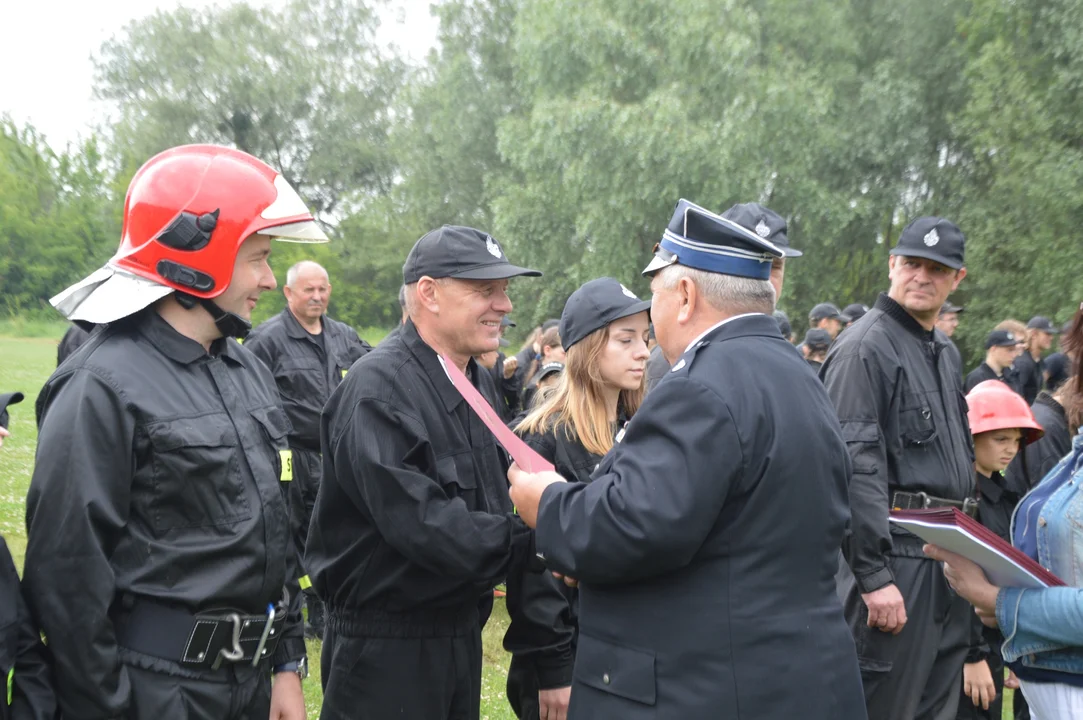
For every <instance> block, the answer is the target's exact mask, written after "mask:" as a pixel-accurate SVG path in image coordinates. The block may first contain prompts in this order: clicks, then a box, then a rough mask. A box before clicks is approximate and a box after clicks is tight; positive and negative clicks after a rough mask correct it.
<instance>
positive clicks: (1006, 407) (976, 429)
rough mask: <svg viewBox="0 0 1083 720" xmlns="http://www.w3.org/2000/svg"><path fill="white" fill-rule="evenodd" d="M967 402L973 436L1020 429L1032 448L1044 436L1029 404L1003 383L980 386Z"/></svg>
mask: <svg viewBox="0 0 1083 720" xmlns="http://www.w3.org/2000/svg"><path fill="white" fill-rule="evenodd" d="M966 402H967V405H968V406H969V408H970V409H969V412H968V413H967V418H968V419H969V421H970V433H971V434H972V435H979V434H981V433H984V432H990V431H992V430H1005V429H1009V428H1019V429H1020V430H1022V431H1023V444H1024V445H1029V444H1030V443H1032V442H1034V441H1035V440H1037V439H1038V438H1040V437H1041V436H1042V435H1044V434H1045V430H1044V429H1042V426H1041V425H1039V424H1038V421H1037V420H1035V419H1034V413H1032V412H1031V411H1030V407H1028V406H1027V401H1026V400H1024V399H1023V397H1022V396H1021V395H1020V394H1019V393H1017V392H1015V391H1014V390H1012V389H1011V388H1010V387H1008V386H1007V385H1006V384H1004V383H1003V382H1001V381H1000V380H985V381H983V382H980V383H978V384H977V385H975V386H974V389H973V390H971V391H970V393H969V394H968V395H967V396H966Z"/></svg>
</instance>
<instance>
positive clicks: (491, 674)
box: [0, 325, 1011, 720]
mask: <svg viewBox="0 0 1083 720" xmlns="http://www.w3.org/2000/svg"><path fill="white" fill-rule="evenodd" d="M57 327H58V328H59V333H57V332H56V330H57V328H51V329H50V330H51V331H52V332H51V334H52V335H53V337H35V338H18V339H16V338H10V337H2V336H0V392H11V391H14V390H19V391H22V392H23V393H24V394H26V400H24V401H23V403H22V404H21V405H15V406H12V408H11V422H10V425H9V429H10V430H11V437H10V438H8V439H7V440H5V441H4V447H3V449H0V534H2V535H3V536H4V538H5V539H6V540H7V543H8V545H9V546H10V547H11V551H12V553H13V554H14V555H15V563H16V565H18V566H19V568H20V569H21V568H22V561H23V554H24V552H25V549H26V525H25V523H24V516H23V511H24V506H25V500H26V490H27V487H28V486H29V484H30V475H31V472H32V470H33V467H34V445H35V441H36V439H37V428H36V426H35V423H34V401H35V399H36V398H37V394H38V390H40V389H41V386H42V385H43V384H44V383H45V381H46V380H47V379H48V377H49V375H50V373H52V371H53V369H54V367H55V366H56V343H57V340H58V339H59V336H60V334H62V333H63V331H64V326H63V325H59V326H57ZM375 335H376V333H374V332H373V333H368V334H366V335H365V337H366V339H369V338H370V337H371V336H375ZM375 339H377V340H378V339H379V338H378V337H377V338H375ZM371 341H372V340H371V339H370V342H371ZM507 627H508V613H507V610H506V608H505V606H504V601H503V600H501V599H498V600H497V601H496V607H495V608H494V609H493V615H492V617H491V618H490V619H489V623H488V624H487V625H486V627H485V632H484V633H483V641H484V646H485V662H484V665H483V669H482V686H481V717H482V720H486V719H487V720H514V718H515V714H514V713H513V712H512V711H511V708H510V707H509V706H508V702H507V699H506V697H505V693H504V683H505V680H506V679H507V671H508V659H509V658H508V655H507V653H505V652H504V650H503V648H502V647H501V644H500V643H501V640H502V639H503V637H504V631H505V630H506V629H507ZM308 656H309V662H310V664H311V673H312V675H311V677H310V678H309V680H307V681H306V682H305V702H306V704H307V706H308V716H309V718H317V717H319V708H320V699H321V693H320V681H319V673H320V643H319V642H318V641H316V642H309V646H308ZM1007 693H1008V694H1009V695H1010V693H1011V691H1010V690H1009V691H1007ZM1005 705H1006V706H1007V707H1010V704H1009V703H1005ZM1010 718H1011V714H1010V712H1008V710H1007V708H1006V709H1005V712H1004V719H1005V720H1010Z"/></svg>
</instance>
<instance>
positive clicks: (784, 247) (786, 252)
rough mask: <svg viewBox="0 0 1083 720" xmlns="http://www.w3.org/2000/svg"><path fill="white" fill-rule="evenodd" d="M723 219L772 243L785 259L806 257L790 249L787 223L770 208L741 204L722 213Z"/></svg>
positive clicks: (757, 204)
mask: <svg viewBox="0 0 1083 720" xmlns="http://www.w3.org/2000/svg"><path fill="white" fill-rule="evenodd" d="M722 217H724V218H726V219H727V220H732V221H733V222H735V223H737V224H738V225H740V226H741V227H743V228H744V229H745V230H751V231H752V232H754V233H756V234H757V235H759V236H760V237H761V238H763V239H764V240H768V241H770V242H771V243H772V244H774V246H775V247H777V248H778V249H779V250H781V251H782V256H783V257H788V258H790V257H801V256H802V255H804V253H802V252H801V251H800V250H796V249H794V248H792V247H790V241H789V240H788V239H787V238H786V221H785V220H783V219H782V216H781V215H779V214H778V213H776V212H775V211H774V210H771V209H770V208H765V207H764V206H763V205H760V204H759V203H741V204H739V205H734V206H733V207H731V208H730V209H729V210H727V211H726V212H724V213H722Z"/></svg>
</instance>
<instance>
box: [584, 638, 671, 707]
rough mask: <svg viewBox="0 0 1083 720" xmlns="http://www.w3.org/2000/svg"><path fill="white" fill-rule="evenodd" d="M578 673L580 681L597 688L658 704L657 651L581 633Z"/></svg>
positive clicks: (638, 700)
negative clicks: (637, 648) (655, 665)
mask: <svg viewBox="0 0 1083 720" xmlns="http://www.w3.org/2000/svg"><path fill="white" fill-rule="evenodd" d="M574 676H575V679H576V680H577V681H578V682H581V683H583V684H584V685H589V686H590V687H592V688H594V689H596V690H601V691H602V692H607V693H611V694H613V695H619V696H620V697H623V698H627V699H629V700H634V701H636V702H638V703H643V704H644V705H654V703H655V700H656V699H657V687H656V680H655V672H654V653H653V652H648V651H645V650H633V649H632V648H627V647H622V646H620V645H614V644H613V643H609V642H606V641H604V640H599V639H598V638H595V637H591V636H590V635H584V634H582V633H580V635H579V647H578V648H576V651H575V671H574Z"/></svg>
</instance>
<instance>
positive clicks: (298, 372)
mask: <svg viewBox="0 0 1083 720" xmlns="http://www.w3.org/2000/svg"><path fill="white" fill-rule="evenodd" d="M660 227H661V223H660ZM275 239H287V240H291V241H295V242H324V241H326V240H327V237H326V235H324V233H323V231H322V230H321V229H320V227H319V225H318V223H316V222H315V220H314V218H313V217H312V215H311V214H310V213H309V212H308V210H307V209H306V208H305V206H304V204H303V202H302V201H301V200H300V198H299V197H298V196H297V194H296V193H295V192H294V191H293V190H292V188H290V186H289V184H288V183H287V182H286V181H285V179H284V178H283V177H282V176H281V175H280V174H279V173H278V172H277V171H276V170H274V169H273V168H271V167H270V166H268V165H266V164H265V163H263V162H261V161H260V160H257V159H256V158H254V157H252V156H250V155H247V154H246V153H243V152H239V151H235V150H228V149H225V148H217V147H211V146H184V147H180V148H174V149H172V150H170V151H167V152H165V153H162V154H160V155H158V156H156V157H154V158H152V159H151V160H150V161H148V163H147V164H146V165H145V166H144V167H143V168H141V169H140V171H139V172H138V173H137V174H136V176H135V178H134V179H133V181H132V185H131V187H130V188H129V194H128V203H127V204H126V207H125V219H124V236H123V238H122V242H121V247H120V250H119V251H118V253H117V255H116V256H114V257H113V258H112V259H110V261H109V262H108V263H107V264H106V265H105V267H103V268H102V269H101V270H99V271H97V272H95V273H93V274H92V275H90V276H89V277H88V278H86V279H85V280H83V281H81V282H80V283H77V284H76V285H74V286H72V287H71V288H68V289H67V290H65V291H63V292H62V293H60V294H59V295H57V296H56V297H55V298H54V305H55V306H56V307H57V309H58V310H60V312H61V313H63V314H64V315H65V317H67V318H69V319H71V320H72V321H73V322H75V323H76V324H75V325H73V326H72V329H71V330H70V331H69V333H68V335H66V336H65V337H64V339H63V341H62V342H61V343H60V347H59V349H58V367H57V370H56V372H55V373H54V374H53V375H52V377H50V379H49V381H48V382H47V383H46V385H45V387H44V388H43V389H42V391H41V393H40V394H39V397H38V401H37V406H36V412H37V420H38V426H39V436H38V449H37V456H36V464H35V468H34V473H33V478H32V481H31V485H30V491H29V495H28V497H27V515H26V521H27V531H28V544H27V553H26V566H25V571H24V577H23V580H22V586H21V587H20V586H19V580H18V577H17V576H16V574H15V572H14V565H13V564H12V563H11V562H10V561H9V560H8V559H7V557H6V555H7V553H6V552H5V549H6V548H5V547H4V546H3V545H2V544H0V556H4V557H0V597H2V598H4V599H5V602H4V603H3V604H0V613H2V614H0V621H3V622H0V630H2V629H4V628H6V627H9V626H10V627H11V628H13V630H12V632H10V633H8V634H7V635H0V661H3V665H2V666H0V669H2V670H3V671H4V672H6V673H8V675H7V678H8V680H7V682H8V684H7V688H8V690H7V698H6V699H7V703H6V705H4V704H3V703H0V717H2V718H5V719H6V718H8V717H12V718H18V719H19V720H23V719H26V718H32V719H33V720H47V719H48V718H56V717H63V718H68V719H70V720H75V719H77V718H91V717H94V718H97V717H125V718H153V720H160V718H165V717H169V718H172V717H189V718H237V719H239V720H240V719H243V720H250V719H251V720H254V719H256V718H258V719H259V720H263V719H264V718H270V719H271V720H301V718H303V717H304V716H305V708H304V700H303V695H302V692H301V687H302V686H301V681H303V680H304V679H305V678H306V677H307V650H306V646H305V643H304V638H305V637H307V638H319V639H322V641H323V645H322V663H321V664H322V675H321V683H322V688H323V706H322V708H321V711H320V712H321V715H320V716H321V717H322V718H327V719H328V720H332V719H336V718H355V717H376V718H385V717H386V718H390V717H402V718H411V719H415V720H432V719H437V718H439V719H444V718H446V719H448V720H477V718H478V717H479V715H480V707H481V705H480V703H481V666H482V657H483V656H482V647H481V629H482V627H483V626H484V625H485V624H486V622H487V621H488V618H489V616H490V613H491V612H492V609H493V604H494V588H496V587H497V586H498V585H503V586H504V588H505V593H506V603H507V609H508V614H509V617H510V621H511V622H510V626H509V628H508V630H507V632H506V635H505V637H504V647H505V649H506V650H507V651H508V652H509V653H510V656H511V660H510V668H509V672H508V677H507V687H506V692H507V698H508V702H509V703H510V705H511V707H512V709H513V710H514V712H515V714H516V715H517V716H518V717H520V718H524V719H529V720H534V719H538V720H565V719H566V718H569V717H571V718H601V717H607V718H608V717H622V718H631V719H633V720H634V718H640V717H643V718H645V717H675V718H676V717H680V718H682V719H685V718H687V719H691V720H695V719H697V718H702V719H704V720H706V719H707V718H716V717H733V718H744V719H746V720H750V719H753V718H755V719H756V720H767V719H772V720H773V719H776V718H777V719H779V720H781V719H782V718H794V717H801V718H805V719H807V720H837V719H839V718H843V719H845V720H864V718H871V719H872V720H950V719H951V718H996V719H998V720H999V718H1000V717H1001V712H1002V707H1001V703H1002V702H1003V698H1004V688H1005V687H1011V688H1016V689H1019V690H1021V692H1017V693H1015V695H1014V697H1015V706H1014V713H1015V717H1016V719H1017V720H1024V719H1025V718H1028V717H1032V718H1034V720H1060V719H1061V718H1067V717H1083V660H1081V658H1083V621H1081V619H1083V590H1080V589H1079V588H1076V587H1071V586H1069V587H1064V588H1051V589H1046V590H1028V591H1024V590H1021V589H1019V588H996V587H994V586H992V585H991V584H990V583H989V582H988V580H987V579H986V578H985V576H984V574H983V573H982V571H981V569H980V568H977V566H975V565H973V563H971V562H970V561H968V560H966V559H965V558H962V557H960V556H957V555H954V554H952V553H950V552H948V551H946V550H943V549H941V548H936V547H932V546H925V545H923V544H922V542H921V541H920V540H919V539H918V538H917V537H916V536H914V535H911V534H909V533H907V532H905V531H903V530H900V529H899V528H897V527H895V526H892V525H891V524H890V523H889V513H890V511H891V510H893V509H932V508H956V509H958V510H959V511H960V512H964V513H966V514H968V515H970V516H972V517H974V518H976V519H977V520H978V521H980V522H981V523H982V524H984V525H986V526H987V527H988V528H990V529H991V530H993V531H994V532H995V533H997V534H998V535H1000V536H1001V537H1002V538H1003V539H1005V540H1006V541H1008V542H1012V543H1014V544H1015V545H1016V547H1018V548H1019V549H1020V550H1022V551H1023V552H1026V553H1027V554H1029V555H1030V556H1031V557H1033V558H1034V559H1036V560H1037V561H1038V562H1040V563H1042V564H1043V565H1044V566H1045V567H1047V568H1050V569H1051V570H1052V571H1054V572H1056V573H1058V574H1059V575H1060V576H1061V577H1062V578H1064V579H1065V580H1067V581H1069V584H1071V583H1072V582H1074V581H1075V580H1076V579H1077V577H1078V573H1079V572H1080V571H1081V570H1083V569H1081V568H1080V567H1079V563H1078V559H1079V557H1083V548H1081V547H1080V541H1079V535H1078V532H1076V531H1075V530H1073V529H1072V527H1071V524H1072V523H1073V522H1076V521H1077V520H1078V516H1079V513H1080V512H1083V496H1078V495H1077V490H1076V488H1077V487H1078V486H1079V485H1083V483H1079V484H1077V483H1075V480H1076V479H1083V470H1081V467H1083V440H1081V438H1083V436H1080V435H1077V431H1078V429H1079V427H1080V421H1081V410H1083V401H1081V398H1083V373H1081V371H1080V365H1079V353H1080V351H1081V349H1083V306H1081V310H1080V312H1078V313H1076V314H1075V315H1074V317H1073V318H1072V319H1071V320H1068V321H1067V322H1066V323H1064V324H1063V325H1060V326H1058V325H1057V324H1055V323H1054V322H1053V320H1051V319H1050V318H1048V317H1045V316H1035V317H1033V318H1031V319H1030V320H1029V322H1027V323H1026V324H1025V325H1024V324H1022V323H1020V322H1018V321H1016V320H1013V319H1007V320H1004V321H1003V322H1000V323H998V324H997V325H996V326H995V327H994V328H991V329H990V330H989V332H988V335H987V336H986V340H985V343H984V350H985V354H984V358H983V360H982V362H981V363H980V364H978V366H977V367H975V368H973V369H972V370H970V371H969V372H967V369H966V368H964V367H963V363H962V355H961V353H960V352H959V350H958V348H957V347H956V346H955V344H954V342H953V340H952V337H953V336H954V334H955V331H956V328H957V327H958V325H959V323H960V320H961V317H965V315H964V308H963V307H961V306H959V305H955V304H953V303H951V302H950V300H949V296H951V295H952V293H953V292H955V291H956V290H957V289H958V287H959V285H960V284H961V283H962V282H963V281H964V279H965V277H966V274H967V270H966V264H965V248H966V237H965V235H964V233H963V231H962V230H961V229H960V228H959V227H957V226H956V225H955V224H954V223H952V222H951V221H950V220H948V219H945V218H939V217H920V218H917V219H915V220H914V221H913V222H911V223H910V224H909V225H908V226H907V227H906V228H905V230H903V232H902V233H901V235H900V237H899V238H898V242H897V244H896V246H895V247H894V248H893V249H892V250H891V255H890V259H889V262H888V270H889V278H890V284H889V287H888V288H887V290H886V291H885V292H884V293H882V294H881V295H880V296H879V297H877V298H876V299H875V300H874V301H873V302H872V304H871V305H864V304H861V303H852V304H849V305H846V307H845V308H844V309H842V310H840V309H839V307H838V305H836V304H834V303H832V302H821V303H818V304H816V305H815V306H814V307H813V308H811V310H810V311H809V313H808V318H807V319H808V326H807V330H806V332H805V333H804V335H803V336H802V337H801V338H800V342H798V338H797V337H795V335H794V332H793V328H792V325H791V323H790V321H789V319H788V318H787V316H786V315H785V314H784V313H782V312H780V311H778V310H777V309H776V303H777V300H778V298H779V297H780V296H781V295H782V293H783V288H784V283H785V274H786V270H787V263H788V261H789V260H791V259H793V258H798V257H800V256H801V254H802V253H801V251H800V250H798V249H796V248H793V247H791V246H790V245H789V242H788V238H787V226H786V222H785V220H784V218H783V217H782V216H780V215H779V214H778V213H776V212H774V211H772V210H770V209H769V208H766V207H763V206H762V205H759V204H757V203H743V204H738V205H735V206H733V207H732V208H730V209H729V210H727V211H725V212H723V213H715V212H712V211H711V210H708V209H706V208H703V207H700V206H698V205H696V204H694V203H691V202H689V201H687V200H680V201H679V202H678V203H677V205H676V207H675V210H674V212H673V215H672V217H671V218H670V219H669V222H668V223H667V224H666V225H665V226H664V229H663V230H662V232H661V241H660V243H659V245H658V246H657V247H656V249H655V251H654V255H653V257H652V258H650V259H649V264H648V265H647V266H646V268H645V269H643V270H642V274H643V275H644V276H646V277H647V278H648V279H649V280H650V283H651V297H650V298H649V299H641V298H639V297H637V296H636V294H635V293H634V292H632V291H631V290H630V289H629V288H628V287H627V285H625V284H624V283H622V282H621V280H620V279H618V278H611V277H604V278H598V279H594V280H591V281H589V282H587V283H585V284H583V285H582V286H581V287H580V288H579V289H577V290H576V291H575V292H574V293H572V294H571V295H570V296H569V297H568V299H567V301H566V303H565V305H564V307H563V311H562V313H561V315H560V317H559V318H552V319H550V320H546V321H545V322H543V323H541V324H540V325H538V326H537V327H535V328H533V329H532V330H531V331H530V332H529V333H527V337H526V341H525V343H524V344H523V345H522V347H521V349H520V350H519V351H518V352H517V353H515V354H511V355H509V354H507V353H506V350H508V349H509V348H510V343H509V342H508V340H507V339H506V338H505V335H506V334H507V332H508V331H509V329H512V328H516V323H515V321H514V320H513V319H512V313H513V309H514V306H513V304H512V301H511V298H510V292H509V283H510V281H512V280H513V279H514V280H515V281H516V282H519V281H524V282H538V281H537V280H531V278H537V277H538V276H539V275H540V274H541V273H539V272H538V271H536V270H532V269H530V268H524V267H520V266H517V265H514V264H513V263H512V262H511V261H510V260H509V259H508V258H507V256H506V254H505V251H504V248H503V247H502V246H501V244H500V243H499V242H498V241H497V240H496V239H494V238H493V237H492V236H491V235H490V234H489V233H487V232H484V231H482V230H478V229H476V228H469V227H462V226H452V225H445V226H443V227H441V228H437V229H434V230H432V231H431V232H429V233H427V234H425V235H424V236H423V237H422V238H420V239H419V240H418V241H417V243H416V244H415V245H414V247H413V248H412V249H411V251H410V253H409V254H408V255H407V257H406V258H405V260H404V265H403V285H402V289H401V291H400V293H399V305H400V308H401V311H402V314H401V323H400V324H399V325H398V326H397V327H396V328H395V329H394V330H393V331H392V332H391V333H390V334H389V335H388V336H387V337H386V338H385V339H384V340H383V341H381V342H380V343H378V344H377V346H376V347H375V348H374V347H372V346H370V345H369V344H368V343H366V342H365V341H363V340H361V339H360V338H359V336H358V334H357V332H356V331H355V330H354V329H353V328H351V327H349V326H348V325H347V324H344V323H341V322H338V321H336V320H334V319H332V318H330V317H329V316H328V314H327V310H328V306H329V302H330V297H331V292H332V283H331V278H330V277H329V276H328V273H327V271H326V270H325V269H324V268H323V267H321V266H320V265H318V264H317V263H315V262H311V261H302V262H299V263H297V264H294V265H293V266H291V267H290V268H289V269H288V270H287V271H286V274H285V278H286V281H285V285H284V288H283V291H284V294H285V297H286V308H285V309H284V310H283V311H282V312H281V313H279V314H278V315H276V316H274V317H272V318H271V319H269V320H267V321H265V322H264V323H262V324H260V325H259V326H258V327H255V328H253V327H252V326H251V321H250V318H251V312H252V309H253V307H255V304H256V301H257V300H258V298H259V295H260V294H261V293H263V292H267V291H270V290H273V289H274V288H275V287H276V281H275V278H274V274H273V272H272V270H271V265H270V264H269V262H273V259H271V260H270V261H269V258H271V243H272V240H275ZM645 260H647V258H645ZM1062 320H1065V318H1062ZM1058 335H1059V336H1060V339H1061V345H1060V347H1059V349H1058V350H1057V351H1056V352H1051V351H1052V350H1053V343H1054V339H1055V338H1056V337H1057V336H1058ZM235 339H236V341H235ZM964 393H965V395H964ZM17 395H18V394H13V395H8V396H0V443H2V439H3V437H5V436H6V435H7V431H6V430H3V426H4V425H5V424H6V412H4V411H5V409H6V406H7V405H8V404H9V403H14V402H17V401H18V400H20V399H21V395H19V396H17ZM486 404H487V405H488V406H490V407H491V408H492V410H494V411H495V413H496V415H497V416H498V417H496V418H493V417H491V413H489V412H488V409H487V408H486V407H485V405H486ZM511 433H514V437H513V436H512V435H511ZM1073 436H1074V437H1075V440H1074V447H1073ZM516 437H517V438H519V439H520V440H521V442H522V443H524V444H525V447H526V448H529V450H530V451H533V452H532V454H523V453H522V451H521V450H516V448H517V447H518V445H517V444H516ZM512 456H514V457H516V462H515V463H513V462H512V460H511V457H512ZM550 468H551V469H550ZM1020 508H1021V509H1020ZM1013 518H1014V520H1013ZM72 588H78V592H72ZM43 635H44V637H45V638H46V639H47V643H45V642H42V636H43ZM1028 703H1029V704H1028Z"/></svg>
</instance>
